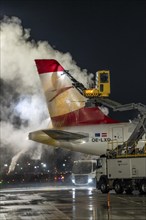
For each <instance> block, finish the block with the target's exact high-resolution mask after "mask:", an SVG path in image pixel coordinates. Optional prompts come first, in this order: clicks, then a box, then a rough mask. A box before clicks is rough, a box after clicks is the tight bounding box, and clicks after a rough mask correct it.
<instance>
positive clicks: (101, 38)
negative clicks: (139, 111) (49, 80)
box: [0, 0, 146, 104]
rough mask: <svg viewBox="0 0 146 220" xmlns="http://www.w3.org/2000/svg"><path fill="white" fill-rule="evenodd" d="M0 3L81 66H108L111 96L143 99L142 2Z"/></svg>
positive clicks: (145, 7) (145, 37) (145, 16)
mask: <svg viewBox="0 0 146 220" xmlns="http://www.w3.org/2000/svg"><path fill="white" fill-rule="evenodd" d="M0 8H1V18H2V17H3V16H4V15H7V16H16V17H18V18H20V19H21V21H22V25H23V27H24V28H30V29H31V38H32V39H34V40H36V41H38V40H41V41H48V42H49V44H50V45H51V46H53V47H54V48H55V49H57V50H59V51H61V52H69V53H70V54H71V55H72V57H73V59H74V60H75V61H76V63H77V65H78V66H79V67H81V68H82V69H87V70H88V72H91V73H95V72H96V71H97V70H100V69H110V71H111V91H112V93H111V96H110V98H111V99H114V100H116V101H118V102H121V103H129V102H135V103H137V102H141V103H143V104H146V1H140V0H137V1H132V0H129V1H124V0H123V1H94V0H85V1H83V0H78V1H76V0H68V1H67V0H46V1H45V0H42V1H34V0H28V1H24V0H22V1H16V0H1V3H0Z"/></svg>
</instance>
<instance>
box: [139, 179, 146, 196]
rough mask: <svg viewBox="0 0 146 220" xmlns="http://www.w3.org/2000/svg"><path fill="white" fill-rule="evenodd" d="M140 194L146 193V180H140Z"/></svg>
mask: <svg viewBox="0 0 146 220" xmlns="http://www.w3.org/2000/svg"><path fill="white" fill-rule="evenodd" d="M139 192H140V194H146V180H142V181H141V182H140V185H139Z"/></svg>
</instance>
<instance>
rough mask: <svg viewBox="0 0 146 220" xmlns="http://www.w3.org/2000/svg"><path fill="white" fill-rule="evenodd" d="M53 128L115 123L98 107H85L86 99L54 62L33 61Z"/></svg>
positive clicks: (61, 68)
mask: <svg viewBox="0 0 146 220" xmlns="http://www.w3.org/2000/svg"><path fill="white" fill-rule="evenodd" d="M35 62H36V66H37V70H38V73H39V76H40V79H41V82H42V86H43V89H44V93H45V96H46V100H47V105H48V109H49V113H50V117H51V119H52V124H53V126H54V127H62V126H78V125H91V124H101V123H103V124H105V123H116V122H117V121H115V120H113V119H111V118H109V117H108V116H106V115H104V113H103V112H102V111H101V110H100V109H99V108H98V107H90V108H89V107H85V102H86V98H85V97H84V96H82V95H81V94H80V93H79V91H78V90H77V89H76V88H75V87H74V86H73V84H72V81H71V80H70V78H69V77H68V76H67V75H66V73H65V71H64V68H63V67H62V66H61V65H60V64H59V63H58V62H57V61H56V60H52V59H51V60H45V59H43V60H35Z"/></svg>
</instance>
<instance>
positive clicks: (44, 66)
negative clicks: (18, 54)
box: [35, 59, 64, 74]
mask: <svg viewBox="0 0 146 220" xmlns="http://www.w3.org/2000/svg"><path fill="white" fill-rule="evenodd" d="M35 63H36V66H37V70H38V73H39V74H42V73H50V72H58V71H64V68H63V67H62V66H61V65H60V64H59V63H58V62H57V61H56V60H45V59H44V60H35Z"/></svg>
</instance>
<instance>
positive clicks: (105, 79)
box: [100, 73, 108, 83]
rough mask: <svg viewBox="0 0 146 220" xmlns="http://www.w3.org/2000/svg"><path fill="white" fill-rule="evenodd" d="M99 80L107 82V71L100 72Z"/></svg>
mask: <svg viewBox="0 0 146 220" xmlns="http://www.w3.org/2000/svg"><path fill="white" fill-rule="evenodd" d="M100 82H101V83H107V82H108V73H102V74H100Z"/></svg>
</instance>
